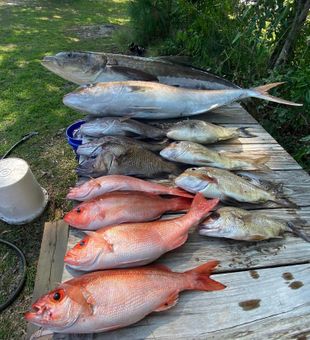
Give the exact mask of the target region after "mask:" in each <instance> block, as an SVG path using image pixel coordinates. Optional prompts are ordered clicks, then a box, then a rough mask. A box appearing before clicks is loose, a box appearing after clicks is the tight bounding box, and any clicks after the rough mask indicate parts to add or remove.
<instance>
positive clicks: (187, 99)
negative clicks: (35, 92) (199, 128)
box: [63, 81, 301, 119]
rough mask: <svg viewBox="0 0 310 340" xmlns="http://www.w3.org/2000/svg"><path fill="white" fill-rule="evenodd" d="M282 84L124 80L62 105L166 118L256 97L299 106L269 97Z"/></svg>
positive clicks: (83, 90)
mask: <svg viewBox="0 0 310 340" xmlns="http://www.w3.org/2000/svg"><path fill="white" fill-rule="evenodd" d="M279 84H282V83H273V84H268V85H264V86H260V87H256V88H253V89H226V90H212V91H209V90H191V89H184V88H177V87H173V86H169V85H164V84H159V83H153V82H143V81H124V82H111V83H96V84H93V85H84V86H81V87H79V88H78V89H77V90H76V91H74V92H71V93H69V94H67V95H65V96H64V98H63V103H64V104H65V105H66V106H69V107H71V108H73V109H75V110H78V111H81V112H86V113H89V114H92V115H95V116H101V117H103V116H125V117H131V118H144V119H163V118H176V117H185V116H192V115H197V114H200V113H203V112H206V111H209V110H213V109H216V108H218V107H220V106H223V105H227V104H230V103H232V102H234V101H236V100H241V99H244V98H249V97H255V98H261V99H266V100H270V101H274V102H277V103H282V104H287V105H295V106H299V105H301V104H296V103H292V102H289V101H286V100H283V99H280V98H276V97H273V96H270V95H268V93H267V91H268V90H269V89H271V88H273V87H275V86H277V85H279Z"/></svg>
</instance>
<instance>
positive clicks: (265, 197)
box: [175, 167, 294, 206]
mask: <svg viewBox="0 0 310 340" xmlns="http://www.w3.org/2000/svg"><path fill="white" fill-rule="evenodd" d="M175 183H176V185H177V186H178V187H180V188H182V189H185V190H186V191H189V192H192V193H197V192H201V193H203V194H204V196H205V197H209V198H219V199H220V200H221V201H224V202H225V201H228V202H231V201H233V202H248V203H265V202H268V201H272V202H276V203H278V204H281V205H283V206H293V205H294V204H293V203H292V202H290V201H289V200H288V199H285V198H281V197H278V195H279V194H276V193H274V192H273V191H268V190H265V189H263V188H260V187H259V186H258V185H255V184H253V182H251V181H250V180H249V179H246V178H244V177H241V176H238V175H236V174H233V173H232V172H230V171H228V170H223V169H217V168H209V167H201V168H190V169H187V170H185V171H184V172H183V173H182V174H181V175H180V176H178V177H177V178H176V179H175Z"/></svg>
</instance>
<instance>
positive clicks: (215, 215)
mask: <svg viewBox="0 0 310 340" xmlns="http://www.w3.org/2000/svg"><path fill="white" fill-rule="evenodd" d="M220 216H221V215H220V214H219V213H218V212H216V211H215V212H213V213H212V214H211V218H212V219H214V220H217V219H219V218H220Z"/></svg>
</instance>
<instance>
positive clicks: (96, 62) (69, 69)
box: [41, 52, 238, 90]
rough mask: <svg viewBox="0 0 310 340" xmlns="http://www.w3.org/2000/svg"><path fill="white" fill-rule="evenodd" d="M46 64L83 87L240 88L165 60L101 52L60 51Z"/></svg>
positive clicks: (45, 63)
mask: <svg viewBox="0 0 310 340" xmlns="http://www.w3.org/2000/svg"><path fill="white" fill-rule="evenodd" d="M41 63H42V65H43V66H44V67H46V68H47V69H48V70H50V71H52V72H54V73H56V74H57V75H58V76H60V77H62V78H64V79H66V80H69V81H72V82H73V83H76V84H79V85H82V84H89V83H95V82H109V81H124V80H143V81H159V82H160V83H163V84H167V85H172V86H181V87H187V88H195V89H213V90H214V89H225V88H238V86H236V85H234V84H233V83H231V82H230V81H228V80H226V79H224V78H221V77H218V76H216V75H214V74H212V73H209V72H206V71H203V70H199V69H196V68H193V67H189V66H184V65H180V64H178V63H172V62H171V61H167V60H165V59H163V58H141V57H135V56H129V55H122V54H113V53H98V52H60V53H57V54H56V55H54V56H46V57H44V59H43V60H42V62H41Z"/></svg>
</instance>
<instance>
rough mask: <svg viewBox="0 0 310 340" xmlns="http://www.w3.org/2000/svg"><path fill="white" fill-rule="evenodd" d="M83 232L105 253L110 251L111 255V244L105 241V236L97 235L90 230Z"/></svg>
mask: <svg viewBox="0 0 310 340" xmlns="http://www.w3.org/2000/svg"><path fill="white" fill-rule="evenodd" d="M83 232H84V233H85V234H87V235H89V236H90V237H93V238H95V239H96V241H97V243H98V244H100V245H101V246H102V248H104V249H105V250H107V251H110V252H111V253H112V252H113V244H112V243H111V242H109V241H108V240H107V238H106V237H105V235H103V234H99V233H97V232H95V231H91V230H83Z"/></svg>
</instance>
